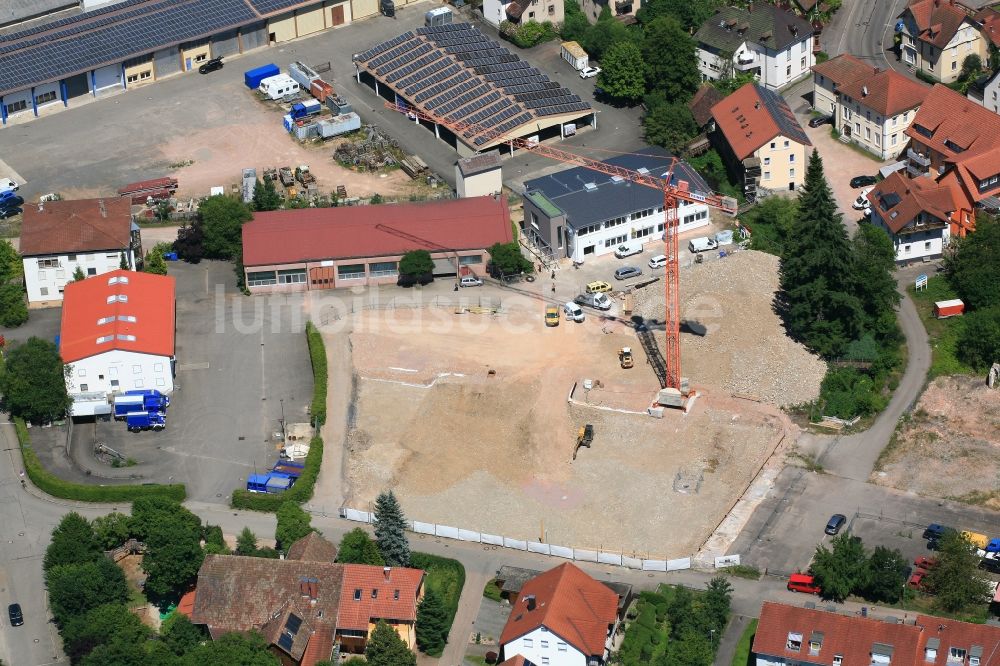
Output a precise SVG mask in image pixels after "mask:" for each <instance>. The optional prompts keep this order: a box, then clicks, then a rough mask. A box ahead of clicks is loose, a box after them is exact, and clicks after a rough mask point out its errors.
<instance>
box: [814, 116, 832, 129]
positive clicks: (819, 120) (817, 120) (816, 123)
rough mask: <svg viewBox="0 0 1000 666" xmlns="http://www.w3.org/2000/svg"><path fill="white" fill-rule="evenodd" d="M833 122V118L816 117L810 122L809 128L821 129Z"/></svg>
mask: <svg viewBox="0 0 1000 666" xmlns="http://www.w3.org/2000/svg"><path fill="white" fill-rule="evenodd" d="M832 122H833V116H816V117H815V118H812V119H811V120H810V121H809V127H819V126H820V125H826V124H827V123H832Z"/></svg>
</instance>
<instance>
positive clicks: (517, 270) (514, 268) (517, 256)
mask: <svg viewBox="0 0 1000 666" xmlns="http://www.w3.org/2000/svg"><path fill="white" fill-rule="evenodd" d="M487 252H489V255H490V263H491V264H493V271H494V273H499V274H500V275H520V274H521V273H533V272H534V271H535V267H534V265H533V264H532V263H531V261H530V260H529V259H528V258H527V257H525V256H524V255H523V254H521V246H520V245H518V244H517V243H495V244H493V245H492V246H490V248H489V249H487Z"/></svg>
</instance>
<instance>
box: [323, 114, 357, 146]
mask: <svg viewBox="0 0 1000 666" xmlns="http://www.w3.org/2000/svg"><path fill="white" fill-rule="evenodd" d="M317 125H318V126H319V135H320V136H321V137H323V138H324V139H329V138H330V137H334V136H340V135H341V134H346V133H348V132H353V131H354V130H356V129H361V117H360V116H358V114H356V113H354V112H353V111H352V112H351V113H345V114H342V115H339V116H334V117H333V118H330V119H329V120H321V121H319V122H318V123H317Z"/></svg>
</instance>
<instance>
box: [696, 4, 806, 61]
mask: <svg viewBox="0 0 1000 666" xmlns="http://www.w3.org/2000/svg"><path fill="white" fill-rule="evenodd" d="M752 7H753V10H752V11H748V10H746V9H738V8H736V7H723V8H721V9H719V10H718V11H717V12H716V13H715V15H714V16H712V18H710V19H708V20H707V21H705V23H703V24H702V26H701V27H700V28H699V29H698V32H696V33H695V36H694V38H695V40H697V42H698V43H699V44H701V45H704V46H707V47H709V50H713V51H716V52H720V51H725V52H729V53H733V52H735V51H736V49H738V48H739V47H740V44H742V43H743V42H751V43H753V44H760V45H761V46H766V47H767V48H769V49H771V50H772V51H784V50H785V49H786V48H788V47H789V46H791V45H792V44H795V43H797V42H800V41H802V40H803V39H805V38H806V37H808V36H809V35H811V34H813V28H812V26H811V25H810V24H809V22H808V21H806V20H805V19H802V18H800V17H798V16H796V15H795V14H793V13H791V12H788V11H785V10H783V9H779V8H778V7H775V6H773V5H765V4H762V3H757V4H754V5H752Z"/></svg>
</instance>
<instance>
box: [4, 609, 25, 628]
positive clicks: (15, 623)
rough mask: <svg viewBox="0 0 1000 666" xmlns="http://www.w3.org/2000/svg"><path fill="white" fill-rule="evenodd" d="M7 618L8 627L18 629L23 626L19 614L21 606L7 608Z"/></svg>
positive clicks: (22, 618)
mask: <svg viewBox="0 0 1000 666" xmlns="http://www.w3.org/2000/svg"><path fill="white" fill-rule="evenodd" d="M7 616H8V617H9V618H10V626H12V627H20V626H21V625H22V624H24V615H23V614H22V613H21V604H11V605H10V606H7Z"/></svg>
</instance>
